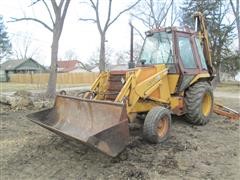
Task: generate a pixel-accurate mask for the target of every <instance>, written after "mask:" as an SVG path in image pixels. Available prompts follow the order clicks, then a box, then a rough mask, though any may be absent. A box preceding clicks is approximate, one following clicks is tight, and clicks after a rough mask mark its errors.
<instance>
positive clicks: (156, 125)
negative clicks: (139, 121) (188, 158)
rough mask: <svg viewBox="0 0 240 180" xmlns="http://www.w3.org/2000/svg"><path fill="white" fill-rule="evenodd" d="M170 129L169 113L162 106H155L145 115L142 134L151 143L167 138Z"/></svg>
mask: <svg viewBox="0 0 240 180" xmlns="http://www.w3.org/2000/svg"><path fill="white" fill-rule="evenodd" d="M170 129H171V114H170V111H169V110H168V109H166V108H164V107H155V108H153V109H152V110H150V111H149V112H148V114H147V116H146V119H145V121H144V126H143V135H144V138H145V139H146V140H148V141H149V142H151V143H160V142H162V141H164V140H166V139H167V137H168V136H169V132H170Z"/></svg>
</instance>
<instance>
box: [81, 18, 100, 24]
mask: <svg viewBox="0 0 240 180" xmlns="http://www.w3.org/2000/svg"><path fill="white" fill-rule="evenodd" d="M79 20H80V21H92V22H93V23H96V22H97V21H96V19H93V18H79Z"/></svg>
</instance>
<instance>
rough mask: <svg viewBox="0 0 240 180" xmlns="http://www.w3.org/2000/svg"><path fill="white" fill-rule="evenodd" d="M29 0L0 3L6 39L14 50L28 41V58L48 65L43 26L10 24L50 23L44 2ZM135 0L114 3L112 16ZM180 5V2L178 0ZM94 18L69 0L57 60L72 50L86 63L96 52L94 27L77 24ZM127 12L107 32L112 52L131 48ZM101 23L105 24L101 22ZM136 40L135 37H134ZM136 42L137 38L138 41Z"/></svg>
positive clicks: (76, 0) (47, 43) (83, 6)
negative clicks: (19, 20)
mask: <svg viewBox="0 0 240 180" xmlns="http://www.w3.org/2000/svg"><path fill="white" fill-rule="evenodd" d="M46 1H50V0H46ZM31 2H32V0H0V14H1V15H3V18H4V21H5V25H6V26H7V31H8V33H9V37H10V39H11V41H12V45H13V50H15V49H16V50H17V49H19V48H22V47H23V44H24V43H27V42H28V40H29V39H30V41H31V42H30V47H29V52H30V53H29V55H31V54H35V55H34V56H33V58H35V60H37V61H38V62H39V63H41V64H43V65H46V66H48V65H50V52H51V42H52V33H51V32H50V31H48V30H47V29H46V28H44V27H43V26H42V25H40V24H38V23H36V22H32V21H21V22H15V23H9V22H7V21H9V20H10V18H11V17H16V18H20V17H24V16H25V17H34V18H38V19H41V20H43V21H44V22H47V24H51V22H50V18H49V16H48V13H47V11H46V8H45V7H44V5H43V3H41V2H39V3H38V4H36V5H34V6H30V5H31ZM100 2H101V3H100V5H101V6H100V10H101V11H100V15H101V18H103V19H105V17H106V7H107V6H106V4H104V3H103V2H107V1H100ZM133 2H135V0H115V1H113V9H112V14H113V17H114V16H115V15H116V14H117V13H118V12H120V11H121V10H123V9H125V8H126V7H127V6H128V5H129V4H131V3H133ZM177 2H180V1H177ZM89 17H94V11H93V10H92V9H91V8H90V7H89V6H87V5H86V4H83V3H80V0H71V3H70V6H69V9H68V12H67V16H66V19H65V23H64V27H63V32H62V35H61V38H60V42H59V59H64V56H65V54H66V52H67V51H69V50H72V51H74V52H75V53H76V55H77V56H78V60H81V61H83V62H87V61H88V60H89V59H90V57H91V56H92V55H93V54H94V53H95V52H96V51H97V49H98V47H99V45H100V36H99V33H98V30H97V26H96V24H93V23H91V22H85V21H79V18H89ZM130 19H131V16H130V13H125V14H123V15H122V16H121V17H120V18H119V19H118V20H117V21H116V22H115V23H114V24H113V25H112V26H111V27H110V28H109V30H108V32H107V37H106V39H107V42H106V46H107V47H111V49H112V50H113V51H115V52H117V51H128V50H129V46H130V43H129V42H130V27H129V24H128V23H129V20H130ZM103 22H104V21H103ZM133 24H134V25H135V26H137V27H138V28H140V30H141V32H145V31H147V30H148V29H146V28H145V27H144V26H141V25H140V24H139V22H137V21H134V20H133ZM135 40H136V38H135ZM137 41H138V42H139V39H137Z"/></svg>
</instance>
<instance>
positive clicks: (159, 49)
mask: <svg viewBox="0 0 240 180" xmlns="http://www.w3.org/2000/svg"><path fill="white" fill-rule="evenodd" d="M172 52H173V51H172V34H171V33H166V32H159V33H154V34H153V35H152V36H149V37H147V38H146V39H145V42H144V45H143V49H142V52H141V54H140V61H144V62H145V64H168V63H173V57H172Z"/></svg>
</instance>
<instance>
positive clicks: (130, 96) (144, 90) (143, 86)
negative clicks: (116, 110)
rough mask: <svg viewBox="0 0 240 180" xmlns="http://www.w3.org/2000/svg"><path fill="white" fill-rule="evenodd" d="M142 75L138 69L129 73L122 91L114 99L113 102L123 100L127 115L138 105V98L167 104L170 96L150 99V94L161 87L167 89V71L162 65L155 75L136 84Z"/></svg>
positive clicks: (141, 71)
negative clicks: (125, 104) (125, 103)
mask: <svg viewBox="0 0 240 180" xmlns="http://www.w3.org/2000/svg"><path fill="white" fill-rule="evenodd" d="M157 69H158V68H157ZM143 73H145V72H144V71H143V70H142V69H139V70H138V71H136V72H135V73H131V74H130V76H129V77H128V79H127V81H126V83H125V85H124V86H123V88H122V90H121V91H120V93H119V94H118V96H117V98H116V99H115V102H123V101H124V100H126V101H127V112H128V113H130V112H131V111H132V109H133V108H135V105H136V104H137V103H139V99H140V98H142V99H144V100H145V99H150V100H153V101H155V102H156V103H159V104H161V103H167V104H168V103H169V97H170V95H169V96H168V97H166V96H163V98H158V99H157V98H154V97H151V94H152V93H153V92H154V91H156V90H157V89H159V88H160V89H161V87H163V86H164V87H165V88H168V84H167V83H168V82H166V81H167V73H168V69H167V68H166V67H165V66H164V65H161V66H160V69H158V72H157V73H155V74H154V75H152V76H149V77H147V78H146V79H145V80H143V81H141V82H139V83H138V79H139V78H140V75H141V74H143ZM163 81H164V82H163ZM165 82H166V83H165ZM132 87H134V88H132ZM168 91H169V89H168ZM168 94H169V93H168Z"/></svg>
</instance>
